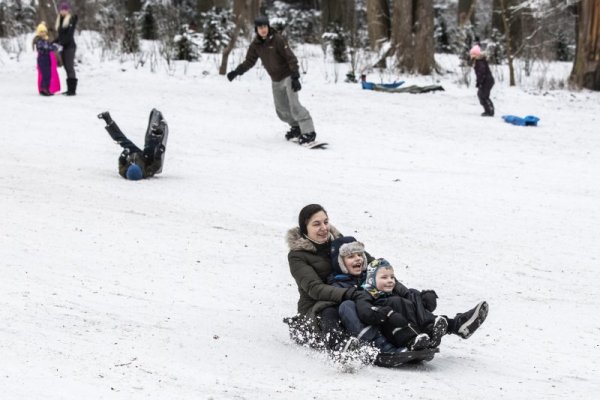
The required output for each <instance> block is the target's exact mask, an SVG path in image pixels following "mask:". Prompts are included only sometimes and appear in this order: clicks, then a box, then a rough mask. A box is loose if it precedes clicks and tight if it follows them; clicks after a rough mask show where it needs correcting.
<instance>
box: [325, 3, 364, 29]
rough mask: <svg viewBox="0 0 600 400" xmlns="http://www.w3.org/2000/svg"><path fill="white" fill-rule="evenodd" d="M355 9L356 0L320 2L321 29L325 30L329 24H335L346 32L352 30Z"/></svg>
mask: <svg viewBox="0 0 600 400" xmlns="http://www.w3.org/2000/svg"><path fill="white" fill-rule="evenodd" d="M355 10H356V2H355V1H354V0H327V1H323V2H321V18H322V22H323V29H324V30H326V29H327V28H328V27H329V26H330V25H331V24H337V25H340V26H342V27H343V28H344V29H345V30H346V31H347V32H352V30H353V29H354V12H355Z"/></svg>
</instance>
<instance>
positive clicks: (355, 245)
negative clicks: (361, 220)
mask: <svg viewBox="0 0 600 400" xmlns="http://www.w3.org/2000/svg"><path fill="white" fill-rule="evenodd" d="M330 250H331V252H330V253H331V267H332V269H333V273H334V274H347V273H348V268H346V266H345V265H344V258H343V257H347V256H350V255H352V254H356V253H360V254H361V256H362V259H363V264H362V267H361V271H365V270H366V269H367V256H366V255H365V245H364V244H362V243H361V242H359V241H358V240H356V239H355V238H354V237H352V236H342V237H341V238H337V239H335V240H334V241H333V242H331V249H330Z"/></svg>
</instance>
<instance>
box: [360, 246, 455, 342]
mask: <svg viewBox="0 0 600 400" xmlns="http://www.w3.org/2000/svg"><path fill="white" fill-rule="evenodd" d="M396 283H397V281H396V277H395V276H394V269H393V267H392V266H391V265H390V263H389V262H387V261H386V260H385V259H383V258H378V259H377V260H373V261H371V262H370V263H369V266H368V267H367V276H366V281H365V283H364V285H363V288H364V291H363V292H362V293H361V296H360V297H359V298H357V299H356V300H355V301H356V310H357V312H358V317H359V318H360V319H361V321H363V322H364V323H366V324H369V325H375V326H380V327H381V330H382V331H383V334H384V335H385V336H386V337H387V338H388V340H390V341H391V342H392V343H393V344H394V345H395V346H396V347H406V348H408V349H409V350H411V351H418V350H422V349H426V348H435V347H438V346H439V345H440V342H441V338H442V336H443V335H444V334H445V333H446V331H447V328H448V322H447V320H446V318H444V317H436V316H435V315H433V314H432V313H431V312H430V311H428V310H426V309H425V308H424V307H423V305H422V302H419V304H416V303H417V301H416V299H410V298H405V297H401V296H400V295H399V294H398V293H397V292H395V290H394V289H395V287H396Z"/></svg>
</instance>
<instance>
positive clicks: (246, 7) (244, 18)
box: [219, 0, 260, 75]
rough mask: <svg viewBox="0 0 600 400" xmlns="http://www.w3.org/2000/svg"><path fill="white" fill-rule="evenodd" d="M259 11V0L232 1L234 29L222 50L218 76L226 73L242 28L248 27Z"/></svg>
mask: <svg viewBox="0 0 600 400" xmlns="http://www.w3.org/2000/svg"><path fill="white" fill-rule="evenodd" d="M259 10H260V0H234V1H233V15H234V16H235V28H234V30H233V34H232V35H231V39H230V40H229V44H228V45H227V46H226V47H225V49H223V57H222V58H221V66H220V67H219V74H220V75H225V73H226V72H227V61H228V59H229V54H230V53H231V52H232V51H233V49H234V48H235V43H236V42H237V39H238V37H239V35H240V33H241V32H242V31H243V29H244V27H245V26H247V25H249V24H250V23H251V22H252V21H253V20H254V18H255V17H256V16H257V15H258V12H259Z"/></svg>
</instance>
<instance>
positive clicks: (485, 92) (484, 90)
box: [477, 81, 494, 115]
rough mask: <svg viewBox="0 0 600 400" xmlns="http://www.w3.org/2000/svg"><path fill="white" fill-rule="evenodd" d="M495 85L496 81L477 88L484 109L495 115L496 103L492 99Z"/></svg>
mask: <svg viewBox="0 0 600 400" xmlns="http://www.w3.org/2000/svg"><path fill="white" fill-rule="evenodd" d="M493 86H494V82H493V81H492V82H490V83H486V84H484V85H481V87H480V88H479V89H477V97H478V98H479V104H481V105H482V106H483V110H484V111H485V112H486V113H487V114H490V115H494V103H492V100H490V93H491V92H492V87H493Z"/></svg>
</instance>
